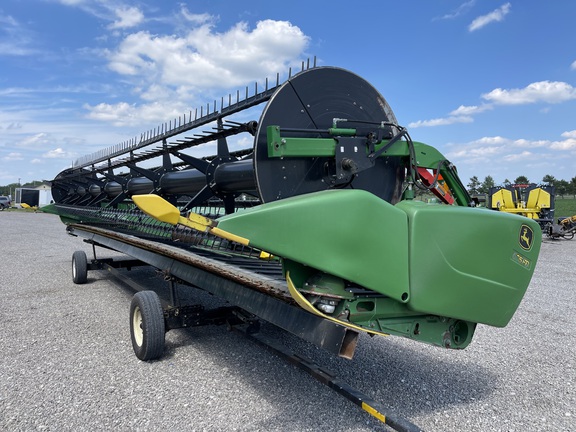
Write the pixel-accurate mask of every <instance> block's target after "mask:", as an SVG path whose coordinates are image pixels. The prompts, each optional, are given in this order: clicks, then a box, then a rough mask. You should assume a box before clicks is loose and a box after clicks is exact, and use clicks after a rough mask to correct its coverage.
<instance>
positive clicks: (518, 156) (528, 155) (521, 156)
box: [502, 150, 534, 162]
mask: <svg viewBox="0 0 576 432" xmlns="http://www.w3.org/2000/svg"><path fill="white" fill-rule="evenodd" d="M533 158H534V154H533V153H532V152H529V151H527V150H526V151H523V152H521V153H511V154H508V155H506V156H504V157H503V158H502V159H503V160H504V161H506V162H517V161H523V160H528V161H530V160H532V159H533Z"/></svg>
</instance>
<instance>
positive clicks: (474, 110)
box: [450, 104, 493, 117]
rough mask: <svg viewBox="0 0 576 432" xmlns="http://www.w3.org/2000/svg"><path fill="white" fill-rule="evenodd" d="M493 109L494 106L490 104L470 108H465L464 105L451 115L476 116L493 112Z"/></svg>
mask: <svg viewBox="0 0 576 432" xmlns="http://www.w3.org/2000/svg"><path fill="white" fill-rule="evenodd" d="M492 108H493V107H492V105H488V104H484V105H480V106H476V105H470V106H464V105H460V106H459V107H458V108H456V109H455V110H454V111H452V112H451V113H450V115H451V116H456V117H458V116H471V115H474V114H479V113H481V112H484V111H488V110H491V109H492Z"/></svg>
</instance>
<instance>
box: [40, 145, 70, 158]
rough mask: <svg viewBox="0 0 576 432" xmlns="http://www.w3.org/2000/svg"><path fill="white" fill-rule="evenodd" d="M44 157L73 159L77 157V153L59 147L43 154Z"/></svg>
mask: <svg viewBox="0 0 576 432" xmlns="http://www.w3.org/2000/svg"><path fill="white" fill-rule="evenodd" d="M42 157H44V158H47V159H73V158H74V157H76V154H75V153H72V152H67V151H65V150H63V149H62V148H60V147H58V148H56V149H54V150H50V151H48V152H46V153H44V154H43V155H42Z"/></svg>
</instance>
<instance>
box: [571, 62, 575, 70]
mask: <svg viewBox="0 0 576 432" xmlns="http://www.w3.org/2000/svg"><path fill="white" fill-rule="evenodd" d="M570 69H572V70H576V60H574V61H573V62H572V64H571V65H570Z"/></svg>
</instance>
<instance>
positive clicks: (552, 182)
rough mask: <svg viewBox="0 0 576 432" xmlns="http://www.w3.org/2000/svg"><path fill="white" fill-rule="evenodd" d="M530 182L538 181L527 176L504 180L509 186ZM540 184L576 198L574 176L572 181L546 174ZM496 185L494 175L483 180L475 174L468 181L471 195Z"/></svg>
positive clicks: (575, 179)
mask: <svg viewBox="0 0 576 432" xmlns="http://www.w3.org/2000/svg"><path fill="white" fill-rule="evenodd" d="M530 183H536V182H532V181H530V180H529V179H528V177H526V176H519V177H517V178H515V179H514V181H512V182H511V181H510V180H508V179H506V180H504V182H503V183H502V185H503V186H509V185H511V184H530ZM540 184H545V185H549V186H554V188H555V189H556V195H560V196H561V197H562V198H564V196H565V195H572V196H574V198H576V177H572V179H571V180H570V181H566V180H558V179H556V178H555V177H554V176H553V175H550V174H546V175H545V176H544V177H542V181H541V182H540ZM494 186H496V184H495V182H494V179H493V178H492V176H486V177H485V178H484V181H482V182H481V181H480V180H479V179H478V176H473V177H470V183H468V185H467V188H468V192H469V193H470V195H479V194H486V193H488V192H489V191H490V188H493V187H494Z"/></svg>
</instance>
